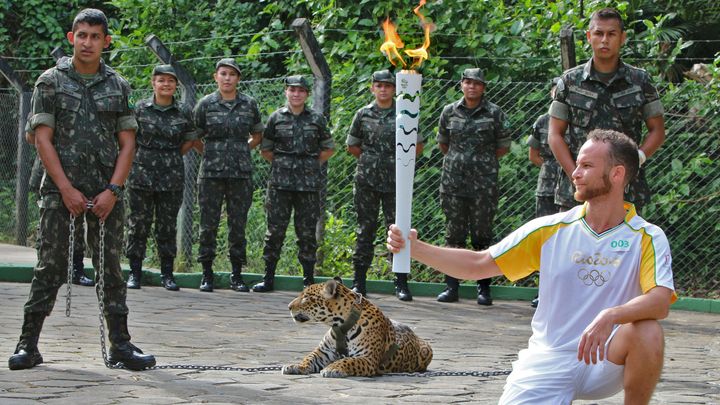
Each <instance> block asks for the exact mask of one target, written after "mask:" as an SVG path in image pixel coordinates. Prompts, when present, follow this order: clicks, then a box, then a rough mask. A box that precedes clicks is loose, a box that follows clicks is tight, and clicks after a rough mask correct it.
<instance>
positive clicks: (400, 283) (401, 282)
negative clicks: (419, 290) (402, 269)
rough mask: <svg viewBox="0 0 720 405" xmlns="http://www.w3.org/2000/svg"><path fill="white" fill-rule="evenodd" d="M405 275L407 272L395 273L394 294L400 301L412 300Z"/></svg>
mask: <svg viewBox="0 0 720 405" xmlns="http://www.w3.org/2000/svg"><path fill="white" fill-rule="evenodd" d="M407 277H408V275H407V273H395V296H396V297H397V298H398V299H399V300H400V301H412V294H410V287H408V283H407Z"/></svg>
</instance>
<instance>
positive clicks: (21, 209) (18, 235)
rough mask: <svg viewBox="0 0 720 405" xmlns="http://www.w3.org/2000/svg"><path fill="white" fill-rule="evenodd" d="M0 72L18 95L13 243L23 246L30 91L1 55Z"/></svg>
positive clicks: (24, 240) (28, 157) (28, 151)
mask: <svg viewBox="0 0 720 405" xmlns="http://www.w3.org/2000/svg"><path fill="white" fill-rule="evenodd" d="M0 73H2V75H3V76H5V79H7V81H8V82H10V84H11V85H12V86H13V87H14V88H15V90H16V91H17V92H18V94H19V95H20V101H19V106H18V107H19V111H18V137H17V162H16V166H15V244H17V245H23V246H24V245H25V244H26V243H27V225H28V186H29V184H28V183H29V181H30V145H28V143H27V142H25V123H26V121H27V115H28V112H29V111H30V99H31V98H32V91H31V89H30V87H29V86H28V85H27V84H25V83H24V82H23V81H22V80H21V79H20V77H19V76H18V75H17V73H16V72H15V70H13V68H12V67H10V65H9V64H8V63H7V62H6V61H5V59H4V58H2V57H0Z"/></svg>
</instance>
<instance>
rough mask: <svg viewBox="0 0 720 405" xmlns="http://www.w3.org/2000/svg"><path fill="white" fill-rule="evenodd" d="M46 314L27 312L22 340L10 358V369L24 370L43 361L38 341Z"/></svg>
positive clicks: (21, 334) (21, 335)
mask: <svg viewBox="0 0 720 405" xmlns="http://www.w3.org/2000/svg"><path fill="white" fill-rule="evenodd" d="M46 316H47V315H45V314H43V313H37V312H29V313H28V312H26V313H25V317H24V320H23V326H22V332H21V333H20V341H19V342H18V344H17V346H16V347H15V353H14V354H13V355H12V356H10V358H9V359H8V368H10V370H24V369H28V368H32V367H35V366H37V365H38V364H40V363H42V362H43V358H42V355H41V354H40V351H39V350H38V347H37V343H38V339H39V338H40V331H41V330H42V325H43V322H44V321H45V317H46Z"/></svg>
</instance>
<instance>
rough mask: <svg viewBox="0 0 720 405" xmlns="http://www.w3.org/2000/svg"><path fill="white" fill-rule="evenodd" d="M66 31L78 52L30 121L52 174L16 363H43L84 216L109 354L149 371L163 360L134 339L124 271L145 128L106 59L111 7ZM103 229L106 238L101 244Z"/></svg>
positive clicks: (48, 81)
mask: <svg viewBox="0 0 720 405" xmlns="http://www.w3.org/2000/svg"><path fill="white" fill-rule="evenodd" d="M67 39H68V41H69V42H70V43H71V44H72V45H73V57H72V59H67V60H65V61H61V62H60V63H58V64H57V66H56V67H53V68H51V69H49V70H47V71H45V72H44V73H43V74H42V75H40V77H39V78H38V80H37V82H36V84H35V90H34V92H33V97H32V114H33V115H32V118H31V120H30V121H31V122H30V127H31V129H32V130H34V131H35V146H36V147H37V150H38V153H40V158H41V160H42V163H43V165H44V166H45V170H46V172H47V174H46V176H45V177H44V179H43V182H42V185H41V187H40V193H41V195H42V204H41V207H40V234H41V237H40V247H39V249H38V264H37V265H36V266H35V270H34V276H33V280H32V283H31V285H30V296H29V297H28V300H27V302H26V303H25V308H24V312H25V314H24V320H23V326H22V332H21V334H20V341H19V342H18V345H17V347H16V349H15V354H14V355H12V356H11V357H10V359H8V366H9V367H10V369H11V370H19V369H27V368H31V367H35V366H36V365H38V364H40V363H42V362H43V358H42V356H41V355H40V351H39V350H38V346H37V344H38V339H39V337H40V331H41V329H42V325H43V322H44V321H45V317H47V316H48V315H50V313H51V312H52V309H53V307H54V305H55V298H56V296H57V293H58V289H59V288H60V286H61V285H62V284H63V282H64V281H66V278H65V277H66V274H67V273H66V269H67V262H68V257H67V255H68V248H69V244H70V241H69V239H70V223H71V221H75V223H76V224H77V223H80V222H81V221H82V217H83V216H85V219H86V221H87V227H88V247H89V248H90V250H91V252H92V258H93V266H94V267H95V268H96V269H100V257H101V255H102V256H103V257H104V268H102V269H101V270H102V273H103V279H102V285H103V286H104V289H103V290H102V291H101V290H100V285H101V283H98V285H97V286H96V290H97V292H98V297H100V296H101V293H102V298H103V309H104V313H103V315H104V317H105V321H106V322H107V327H108V335H109V340H110V353H109V358H108V361H109V362H110V363H113V364H115V363H122V364H123V365H124V366H125V367H127V368H129V369H131V370H142V369H145V368H148V367H152V366H154V365H155V358H154V357H153V356H152V355H145V354H142V351H141V350H140V349H138V348H137V347H135V345H133V344H132V343H130V334H129V333H128V328H127V315H128V307H127V305H126V303H125V299H126V289H125V281H124V280H123V276H122V272H121V270H120V249H121V247H122V230H123V229H122V228H123V215H124V212H123V211H124V210H123V202H122V187H123V184H124V183H125V179H126V178H127V176H128V172H129V171H130V166H131V165H132V160H133V155H134V153H135V129H136V128H137V122H136V121H135V118H134V117H133V115H132V111H131V110H130V108H129V107H128V94H129V93H130V86H129V85H128V83H127V81H125V79H123V78H122V77H120V76H119V75H118V74H117V73H115V71H114V70H112V69H111V68H110V67H108V66H107V65H105V63H104V62H103V61H102V59H101V53H102V51H103V49H105V48H107V47H108V46H110V41H111V37H110V35H109V33H108V24H107V18H106V17H105V14H104V13H103V12H102V11H100V10H96V9H84V10H82V11H81V12H80V13H78V15H77V16H76V17H75V19H74V21H73V25H72V31H71V32H68V33H67ZM88 211H90V213H88ZM103 229H104V231H105V233H104V236H103V235H101V233H100V232H101V230H103ZM100 237H103V238H104V239H103V241H102V242H103V246H104V250H103V251H102V252H101V251H100V246H101V244H100V242H101V240H100Z"/></svg>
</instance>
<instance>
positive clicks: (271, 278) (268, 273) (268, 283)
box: [252, 262, 277, 293]
mask: <svg viewBox="0 0 720 405" xmlns="http://www.w3.org/2000/svg"><path fill="white" fill-rule="evenodd" d="M276 266H277V263H273V264H270V263H268V262H265V276H263V281H262V282H260V283H257V284H255V285H254V286H253V288H252V290H253V292H260V293H264V292H270V291H272V290H274V289H275V267H276Z"/></svg>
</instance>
